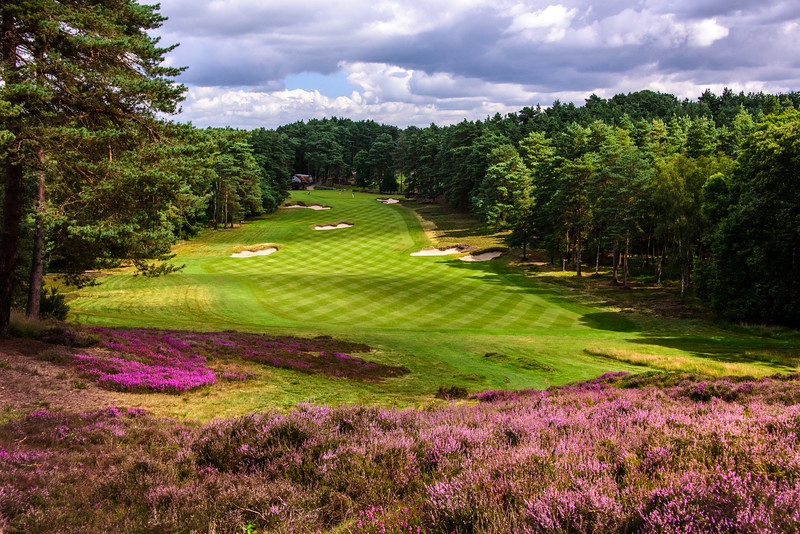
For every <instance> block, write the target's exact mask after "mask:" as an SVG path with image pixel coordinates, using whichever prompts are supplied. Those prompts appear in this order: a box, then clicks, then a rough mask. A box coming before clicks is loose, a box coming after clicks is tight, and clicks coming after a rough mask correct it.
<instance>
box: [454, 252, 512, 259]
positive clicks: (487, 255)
mask: <svg viewBox="0 0 800 534" xmlns="http://www.w3.org/2000/svg"><path fill="white" fill-rule="evenodd" d="M501 254H503V253H502V252H497V251H495V252H484V253H483V254H475V255H472V254H470V255H468V256H462V257H460V258H458V259H459V260H461V261H489V260H493V259H495V258H497V257H499V256H500V255H501Z"/></svg>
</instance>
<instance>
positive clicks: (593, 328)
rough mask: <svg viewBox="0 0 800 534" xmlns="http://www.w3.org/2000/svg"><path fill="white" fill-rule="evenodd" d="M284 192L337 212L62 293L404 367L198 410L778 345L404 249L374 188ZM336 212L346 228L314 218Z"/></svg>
mask: <svg viewBox="0 0 800 534" xmlns="http://www.w3.org/2000/svg"><path fill="white" fill-rule="evenodd" d="M294 199H295V200H302V201H304V202H306V203H314V202H317V203H321V204H325V205H328V206H331V207H332V208H333V209H331V210H326V211H314V210H309V209H281V210H279V212H278V213H276V214H273V215H270V216H266V217H263V218H260V219H256V220H252V221H249V222H248V223H246V224H245V225H244V226H243V227H241V228H236V229H233V230H219V231H216V232H213V231H207V232H205V233H203V234H202V235H201V236H200V237H199V238H197V239H195V240H193V241H191V242H188V243H185V244H183V245H180V246H178V247H176V249H175V252H177V253H178V257H177V258H176V259H175V261H176V262H178V263H186V268H185V270H184V271H183V272H181V273H179V274H173V275H169V276H166V277H162V278H157V279H147V278H143V277H134V276H132V274H131V273H130V272H127V271H124V270H121V271H119V272H116V273H114V275H113V276H109V277H105V278H103V284H102V285H101V286H99V287H94V288H86V289H84V290H82V291H81V292H80V293H79V295H78V298H77V299H76V300H74V301H73V302H71V306H72V313H73V317H72V318H73V319H74V320H76V321H79V322H81V323H83V324H95V325H129V326H157V327H169V328H178V329H191V330H225V329H233V330H242V331H252V332H269V333H287V334H294V335H319V334H328V335H333V336H335V337H337V338H341V339H346V340H351V341H358V342H363V343H367V344H369V345H371V346H373V347H374V348H375V349H376V352H375V353H373V354H372V355H370V356H369V357H370V358H373V359H376V360H380V361H384V362H386V363H390V364H400V365H405V366H406V367H408V368H410V369H411V370H412V373H411V375H408V376H406V377H403V378H398V379H392V380H387V381H385V382H383V383H381V384H352V383H347V387H342V386H343V384H344V382H343V381H341V380H337V379H324V378H319V377H308V376H306V375H298V374H295V373H292V372H289V371H282V370H264V371H262V372H261V373H260V375H259V377H260V378H259V380H257V381H255V382H253V383H251V384H250V385H249V386H248V385H246V386H244V387H239V386H237V387H236V388H229V389H230V391H225V392H223V391H216V392H212V393H210V394H209V393H208V392H205V393H197V394H196V398H195V401H196V403H192V405H193V408H192V409H193V410H195V412H193V413H200V414H206V415H208V414H214V413H220V414H221V413H241V412H245V411H250V410H254V409H258V408H261V407H264V406H268V405H282V406H288V405H292V404H294V403H295V402H297V401H302V400H307V399H313V400H315V401H317V402H328V403H336V402H348V403H349V402H370V403H380V404H405V403H414V402H419V401H420V399H421V398H423V399H424V398H425V397H426V396H430V395H432V394H433V393H435V392H436V390H437V388H438V387H439V386H450V385H454V384H458V385H463V386H466V387H467V388H468V389H469V390H470V391H480V390H486V389H522V388H543V387H547V386H549V385H553V384H563V383H566V382H569V381H573V380H579V379H588V378H592V377H595V376H598V375H600V374H602V373H604V372H607V371H618V370H636V369H641V367H634V366H632V365H629V364H628V363H625V361H629V362H640V361H641V360H642V357H644V359H645V361H648V357H649V355H659V356H663V355H675V356H682V357H685V358H688V361H690V362H695V363H699V364H701V366H702V364H703V360H704V359H709V358H716V357H717V356H719V355H723V356H724V358H727V359H728V360H729V361H728V362H727V363H726V364H725V365H726V366H723V367H722V368H721V369H722V370H721V371H715V370H714V369H712V370H711V372H715V373H717V374H720V373H721V374H725V373H731V372H735V373H746V374H756V375H758V374H766V373H769V372H774V370H775V369H776V368H780V367H776V366H774V365H772V364H765V363H760V362H749V361H744V360H743V358H742V355H743V354H744V353H745V352H753V351H754V350H759V348H764V347H766V349H771V348H774V347H773V345H774V346H775V347H777V348H781V347H780V342H777V341H776V342H769V341H754V339H753V338H751V337H747V336H744V335H742V336H731V335H727V334H722V333H720V332H719V331H716V330H714V329H711V328H710V327H707V326H706V325H705V324H704V323H698V322H694V323H693V322H687V321H671V320H666V319H664V320H657V321H656V320H651V319H640V318H636V317H635V316H631V315H626V314H620V313H615V312H613V311H609V310H608V309H603V308H597V307H594V306H592V305H589V304H585V303H580V302H578V301H577V300H575V299H574V298H571V294H570V291H569V289H566V288H562V287H558V286H555V285H551V284H542V283H541V282H537V281H535V280H532V279H530V278H527V277H525V276H523V275H521V274H519V273H517V272H516V271H514V270H512V269H510V268H509V267H508V266H507V264H506V262H504V261H498V260H495V261H491V262H483V263H466V262H461V261H458V260H455V259H454V257H452V256H451V257H411V256H409V253H411V252H413V251H415V250H418V249H420V248H423V247H425V246H429V245H430V244H431V243H430V242H429V241H428V238H427V237H426V235H425V233H424V232H423V230H422V228H421V226H420V224H419V220H418V218H417V217H416V215H415V214H414V213H413V212H412V211H411V210H409V209H407V208H405V207H403V206H400V205H383V204H381V203H379V202H377V201H376V200H375V197H374V196H373V195H366V194H358V193H357V194H356V198H351V196H350V194H340V193H339V192H337V191H313V192H311V195H307V194H306V193H305V192H299V193H294ZM423 215H424V212H423ZM341 221H347V222H349V223H353V224H354V226H353V227H352V228H346V229H338V230H327V231H315V230H312V226H313V225H314V224H335V223H338V222H341ZM263 243H275V244H278V245H280V247H281V248H280V250H279V251H278V252H277V253H274V254H272V255H270V256H257V257H253V258H230V257H229V256H230V254H231V253H232V252H233V251H234V250H240V249H241V248H242V246H244V245H251V244H252V245H255V244H263ZM237 247H238V248H237ZM724 335H725V336H727V337H723V336H724ZM487 353H490V354H491V355H487ZM653 361H655V360H653ZM656 365H659V364H658V363H657V362H656ZM718 367H719V366H718ZM701 369H702V367H701ZM780 369H785V368H780ZM167 404H169V405H174V406H172V407H171V408H169V409H168V411H169V412H170V413H173V414H175V415H181V414H183V415H186V412H182V410H183V408H181V407H180V403H177V402H173V401H169V402H167ZM201 417H202V415H201Z"/></svg>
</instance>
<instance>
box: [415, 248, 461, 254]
mask: <svg viewBox="0 0 800 534" xmlns="http://www.w3.org/2000/svg"><path fill="white" fill-rule="evenodd" d="M461 252H464V251H463V250H461V249H459V248H456V247H450V248H445V249H441V248H430V249H427V250H419V251H417V252H412V253H411V255H412V256H449V255H450V254H460V253H461Z"/></svg>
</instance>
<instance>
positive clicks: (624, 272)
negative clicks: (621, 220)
mask: <svg viewBox="0 0 800 534" xmlns="http://www.w3.org/2000/svg"><path fill="white" fill-rule="evenodd" d="M630 246H631V233H630V231H627V232H625V256H624V257H623V259H622V287H628V254H629V252H630Z"/></svg>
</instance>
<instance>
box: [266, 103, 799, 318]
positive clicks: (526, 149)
mask: <svg viewBox="0 0 800 534" xmlns="http://www.w3.org/2000/svg"><path fill="white" fill-rule="evenodd" d="M798 105H800V93H796V92H793V93H789V94H785V95H771V94H764V93H756V94H752V93H751V94H744V93H739V94H736V93H734V92H732V91H730V90H727V89H726V90H724V91H723V93H722V94H721V95H719V96H718V95H715V94H714V93H713V92H711V91H706V92H705V93H703V94H702V95H701V96H700V97H699V98H698V99H696V100H694V101H690V100H688V99H686V100H679V99H677V98H676V97H675V96H673V95H669V94H662V93H655V92H652V91H640V92H635V93H630V94H627V95H624V94H619V95H616V96H614V97H613V98H611V99H602V98H599V97H598V96H596V95H592V96H591V97H590V98H588V99H587V100H586V103H585V104H584V105H583V106H575V105H574V104H566V105H564V104H562V103H560V102H554V103H553V105H552V106H550V107H548V108H544V109H543V108H541V107H539V106H537V107H536V108H531V107H526V108H524V109H522V110H520V111H519V112H518V113H511V114H508V115H506V116H500V115H495V116H494V117H489V118H487V119H486V120H485V121H463V122H461V123H459V124H455V125H452V126H447V127H440V126H437V125H434V124H432V125H431V126H429V127H427V128H417V127H409V128H406V129H405V130H399V129H397V128H392V127H386V126H378V125H376V124H374V123H371V122H366V123H365V122H360V123H353V122H352V121H349V120H340V119H336V118H333V119H328V120H313V121H310V122H308V123H296V124H293V125H290V126H285V127H281V128H278V132H279V133H280V134H282V135H286V139H287V143H288V149H289V151H290V152H292V151H293V152H294V156H295V157H294V167H293V169H294V170H295V171H296V172H301V171H302V172H308V173H311V174H314V175H315V176H317V178H318V179H320V180H322V181H324V182H326V183H329V184H336V183H339V182H340V181H343V180H351V179H354V180H355V184H356V185H357V186H360V187H365V188H372V189H378V190H380V191H384V192H391V191H397V190H402V191H403V192H404V193H405V194H406V195H416V196H419V197H421V198H425V199H438V200H443V201H447V202H449V203H450V204H452V205H453V206H455V207H457V208H459V209H462V210H467V211H470V212H472V213H474V214H475V215H476V216H478V217H480V218H481V219H482V220H483V221H484V222H485V223H486V224H488V225H491V226H494V227H497V228H501V229H507V230H510V231H511V232H510V234H509V243H510V244H511V245H514V246H522V247H523V251H525V250H527V247H528V246H529V245H530V246H533V247H537V248H541V249H544V250H545V251H546V252H547V253H548V255H549V257H550V259H551V261H553V262H555V263H558V264H559V265H563V266H564V268H567V267H569V268H571V269H574V270H575V273H576V275H578V276H581V275H582V274H583V272H584V271H585V270H586V269H590V270H593V271H595V272H596V271H597V270H598V268H599V266H600V265H601V264H603V265H609V264H610V265H611V266H612V269H613V283H615V284H619V285H620V286H622V287H626V286H627V285H628V275H629V272H630V269H631V268H632V267H634V266H635V268H636V270H637V272H640V273H641V272H649V273H651V274H652V276H653V277H654V278H655V280H656V282H657V283H659V284H660V283H661V282H662V281H664V280H668V279H670V280H677V281H679V282H680V288H681V289H680V290H681V295H684V294H685V292H686V291H689V290H695V289H696V290H697V294H698V295H700V296H701V297H702V298H704V299H706V300H707V301H708V302H709V303H710V304H711V306H712V308H714V309H715V311H717V312H718V313H719V314H720V315H721V316H723V317H724V318H726V319H729V320H736V321H742V320H744V321H753V322H766V323H773V324H789V325H795V326H796V325H798V324H800V307H798V306H799V305H798V303H800V289H799V288H798V283H797V279H798V275H800V263H798V262H799V260H800V258H798V249H797V247H798V243H800V197H798V193H797V192H796V191H797V190H798V185H800V184H798V182H797V181H798V170H799V168H800V167H799V164H800V143H799V142H798V141H800V138H798V134H800V132H799V131H798V128H799V127H800V114H798V112H797V111H795V110H796V109H797V108H798ZM523 253H525V252H523Z"/></svg>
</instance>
